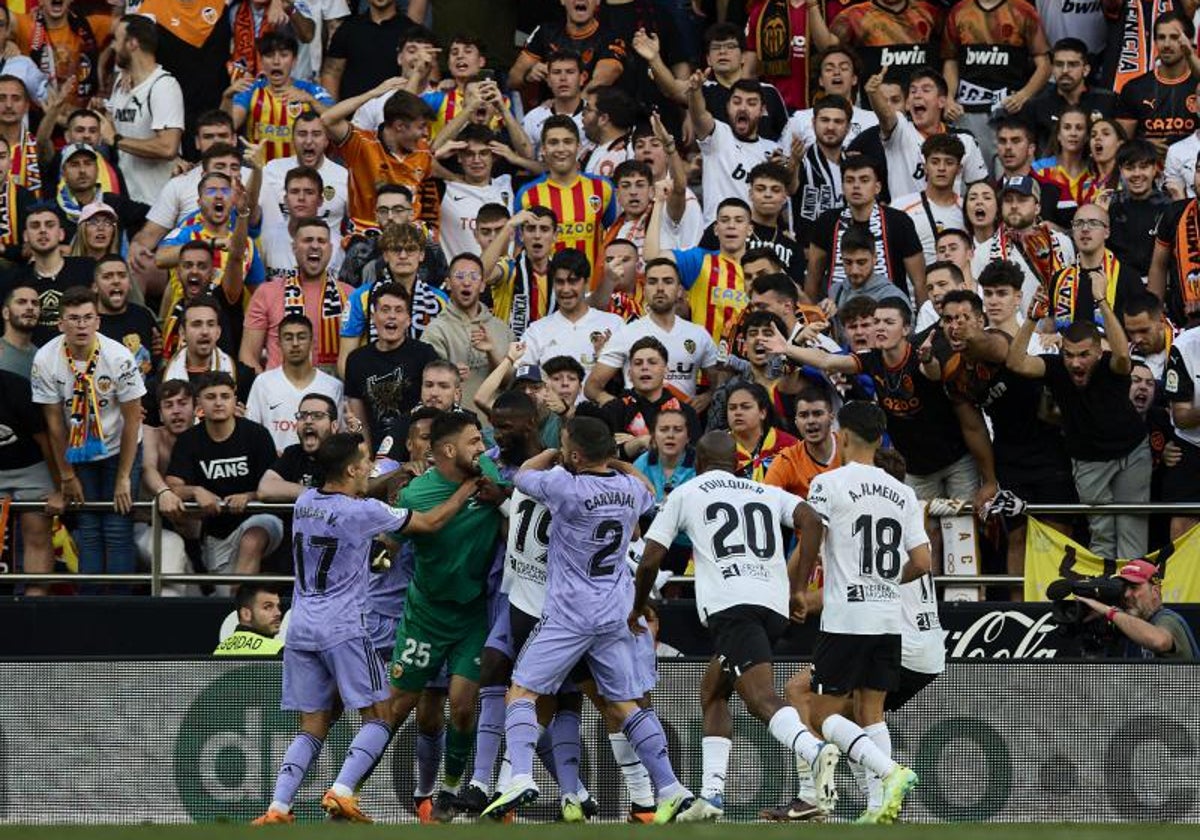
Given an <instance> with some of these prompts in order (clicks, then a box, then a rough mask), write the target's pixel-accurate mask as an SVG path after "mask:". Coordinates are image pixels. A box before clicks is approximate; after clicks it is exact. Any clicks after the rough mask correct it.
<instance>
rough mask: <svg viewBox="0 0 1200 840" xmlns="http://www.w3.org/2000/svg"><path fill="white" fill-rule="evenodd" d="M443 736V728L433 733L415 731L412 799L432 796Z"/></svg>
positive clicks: (440, 757) (440, 760)
mask: <svg viewBox="0 0 1200 840" xmlns="http://www.w3.org/2000/svg"><path fill="white" fill-rule="evenodd" d="M445 737H446V730H445V729H439V730H438V731H437V732H433V733H426V732H418V733H417V785H416V787H415V788H414V789H413V798H414V799H420V798H421V797H424V796H433V789H434V788H435V787H437V777H438V765H440V764H441V763H442V742H443V741H444V739H445Z"/></svg>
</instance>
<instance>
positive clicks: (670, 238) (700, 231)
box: [659, 187, 705, 251]
mask: <svg viewBox="0 0 1200 840" xmlns="http://www.w3.org/2000/svg"><path fill="white" fill-rule="evenodd" d="M704 227H705V225H704V211H703V209H701V207H700V199H698V198H696V194H695V193H694V192H692V189H691V187H688V190H687V203H686V204H685V205H684V207H683V215H682V216H681V217H680V218H679V221H678V222H673V221H671V216H670V214H669V213H663V214H662V227H661V228H660V230H659V233H660V234H661V237H662V238H661V240H660V242H659V244H660V245H661V246H662V249H663V250H664V251H666V250H668V249H670V250H673V251H686V250H687V249H688V248H695V247H696V246H698V245H699V244H700V239H701V238H702V237H703V236H704ZM668 243H669V244H668Z"/></svg>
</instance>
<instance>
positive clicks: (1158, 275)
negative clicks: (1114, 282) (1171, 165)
mask: <svg viewBox="0 0 1200 840" xmlns="http://www.w3.org/2000/svg"><path fill="white" fill-rule="evenodd" d="M1194 177H1195V181H1194V182H1193V184H1197V183H1200V166H1197V167H1196V174H1195V176H1194ZM1197 194H1198V195H1200V193H1197ZM1197 230H1200V199H1196V198H1184V199H1180V200H1179V201H1175V202H1173V203H1172V204H1171V205H1170V206H1169V207H1167V208H1166V209H1164V210H1163V211H1162V213H1161V214H1160V215H1159V217H1158V222H1157V225H1156V228H1155V231H1154V254H1153V256H1152V257H1151V258H1150V274H1149V276H1148V277H1147V279H1146V289H1147V290H1149V291H1151V292H1153V293H1154V294H1155V296H1157V297H1158V299H1159V300H1161V301H1162V302H1163V303H1164V304H1165V305H1166V308H1167V316H1168V317H1169V318H1170V319H1171V321H1172V322H1174V323H1176V324H1181V325H1187V326H1191V325H1192V324H1193V322H1194V321H1195V320H1196V319H1197V317H1198V316H1200V288H1198V287H1197V284H1196V275H1197V272H1200V262H1198V261H1200V254H1198V253H1197V250H1196V246H1195V242H1196V233H1195V232H1196V231H1197Z"/></svg>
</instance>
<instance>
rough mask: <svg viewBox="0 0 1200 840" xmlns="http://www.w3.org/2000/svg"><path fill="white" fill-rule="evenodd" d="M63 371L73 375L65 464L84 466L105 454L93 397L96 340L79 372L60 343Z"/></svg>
mask: <svg viewBox="0 0 1200 840" xmlns="http://www.w3.org/2000/svg"><path fill="white" fill-rule="evenodd" d="M63 356H64V357H65V358H66V360H67V370H69V371H72V372H73V373H74V374H75V386H74V388H73V389H72V391H71V416H70V418H69V423H68V428H67V462H68V463H71V464H84V463H87V462H88V461H94V460H96V459H97V458H104V457H107V455H108V447H107V446H105V445H104V428H103V427H102V426H101V425H100V403H99V401H98V400H97V398H96V382H95V376H96V365H97V364H99V363H100V338H99V337H96V338H94V339H93V340H92V350H91V353H90V354H89V355H88V360H87V364H85V365H84V367H83V370H79V369H78V368H77V367H75V359H74V358H72V357H71V348H70V347H68V346H67V342H65V341H64V342H63Z"/></svg>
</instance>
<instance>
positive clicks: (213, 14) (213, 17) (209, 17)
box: [200, 6, 220, 26]
mask: <svg viewBox="0 0 1200 840" xmlns="http://www.w3.org/2000/svg"><path fill="white" fill-rule="evenodd" d="M200 17H201V19H202V20H203V21H204V22H205V23H207V24H208V25H209V26H212V25H213V24H214V23H216V22H217V18H218V17H220V12H218V11H217V10H216V9H214V8H213V7H212V6H205V7H204V8H203V9H201V10H200Z"/></svg>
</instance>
